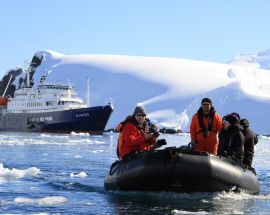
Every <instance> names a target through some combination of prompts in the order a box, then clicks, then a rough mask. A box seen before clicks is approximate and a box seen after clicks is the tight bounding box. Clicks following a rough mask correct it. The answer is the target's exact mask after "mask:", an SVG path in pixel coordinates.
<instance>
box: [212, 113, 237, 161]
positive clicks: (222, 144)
mask: <svg viewBox="0 0 270 215" xmlns="http://www.w3.org/2000/svg"><path fill="white" fill-rule="evenodd" d="M231 114H233V115H234V116H235V117H236V118H237V121H239V120H240V115H239V113H236V112H233V113H231ZM226 116H227V115H226ZM226 116H224V117H223V118H222V128H221V130H220V132H219V134H218V140H219V142H218V152H217V154H218V155H219V156H223V157H226V155H227V152H228V150H229V138H230V135H228V134H229V131H228V129H225V127H226V122H227V121H226V120H225V117H226Z"/></svg>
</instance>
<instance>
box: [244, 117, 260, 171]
mask: <svg viewBox="0 0 270 215" xmlns="http://www.w3.org/2000/svg"><path fill="white" fill-rule="evenodd" d="M240 124H241V125H242V126H243V128H244V130H243V134H244V136H245V142H244V147H245V152H244V160H243V164H245V165H247V166H250V167H251V164H252V160H253V156H254V145H256V144H257V143H258V138H257V135H256V134H255V133H254V132H253V131H252V130H251V129H250V128H249V121H248V120H247V119H241V120H240Z"/></svg>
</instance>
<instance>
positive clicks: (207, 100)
mask: <svg viewBox="0 0 270 215" xmlns="http://www.w3.org/2000/svg"><path fill="white" fill-rule="evenodd" d="M204 102H207V103H210V104H211V105H212V101H211V99H209V98H203V99H202V102H201V104H202V103H204Z"/></svg>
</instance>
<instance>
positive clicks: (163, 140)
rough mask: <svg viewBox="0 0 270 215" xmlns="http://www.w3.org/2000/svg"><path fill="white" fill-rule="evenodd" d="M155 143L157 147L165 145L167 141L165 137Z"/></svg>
mask: <svg viewBox="0 0 270 215" xmlns="http://www.w3.org/2000/svg"><path fill="white" fill-rule="evenodd" d="M156 145H157V146H158V147H161V146H164V145H167V141H166V140H165V139H160V140H157V142H156Z"/></svg>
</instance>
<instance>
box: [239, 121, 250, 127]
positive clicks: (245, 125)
mask: <svg viewBox="0 0 270 215" xmlns="http://www.w3.org/2000/svg"><path fill="white" fill-rule="evenodd" d="M240 124H241V125H242V126H243V127H246V128H247V127H249V121H248V120H247V119H241V120H240Z"/></svg>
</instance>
